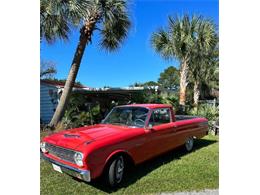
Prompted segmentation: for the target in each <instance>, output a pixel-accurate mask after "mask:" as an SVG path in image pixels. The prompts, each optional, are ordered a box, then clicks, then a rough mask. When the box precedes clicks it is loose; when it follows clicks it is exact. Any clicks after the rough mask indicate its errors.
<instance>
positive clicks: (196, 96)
mask: <svg viewBox="0 0 260 195" xmlns="http://www.w3.org/2000/svg"><path fill="white" fill-rule="evenodd" d="M199 97H200V89H199V82H198V81H195V82H194V88H193V101H194V106H195V107H198V104H199Z"/></svg>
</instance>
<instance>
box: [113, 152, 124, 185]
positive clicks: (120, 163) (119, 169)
mask: <svg viewBox="0 0 260 195" xmlns="http://www.w3.org/2000/svg"><path fill="white" fill-rule="evenodd" d="M115 171H116V181H117V183H119V182H120V181H121V180H122V178H123V173H124V159H123V157H122V156H120V157H119V159H118V160H117V162H116V170H115Z"/></svg>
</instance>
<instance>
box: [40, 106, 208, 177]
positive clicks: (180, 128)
mask: <svg viewBox="0 0 260 195" xmlns="http://www.w3.org/2000/svg"><path fill="white" fill-rule="evenodd" d="M127 106H138V107H145V108H148V109H149V114H148V116H149V115H150V113H151V112H152V110H153V109H156V108H170V109H171V117H172V119H171V121H172V122H170V123H167V124H162V125H158V126H154V127H153V128H152V129H148V128H147V127H145V128H130V127H127V126H116V125H111V124H98V125H93V126H88V127H81V128H76V129H71V130H66V131H62V132H59V133H56V134H52V135H49V136H47V137H45V138H44V139H43V141H44V142H48V143H51V144H54V145H57V146H60V147H64V148H68V149H72V150H75V151H80V152H82V153H83V154H84V162H85V163H84V166H83V167H78V166H77V165H75V164H73V163H68V162H66V161H63V160H61V159H59V158H56V157H55V156H51V155H49V154H44V155H46V156H47V157H49V158H52V159H54V160H56V161H58V162H61V163H63V164H67V165H69V166H72V167H75V168H79V169H82V170H86V169H87V170H90V172H91V179H93V178H96V177H98V176H100V175H101V173H102V171H103V169H104V166H105V164H106V162H107V161H108V160H109V159H110V158H111V157H112V156H113V155H115V154H116V153H118V152H125V153H127V154H128V155H129V156H130V157H131V158H132V159H133V162H134V163H135V164H138V163H141V162H143V161H145V160H148V159H150V158H152V157H155V156H157V155H159V154H161V153H164V152H167V151H169V150H171V149H173V148H175V147H177V146H180V145H182V144H184V142H185V140H186V139H187V138H188V137H190V136H195V137H197V138H201V137H203V136H204V135H206V133H207V131H208V125H207V124H205V122H207V119H205V118H194V119H189V120H182V121H175V116H174V112H173V110H172V107H171V106H170V105H165V104H134V105H127ZM64 134H72V135H78V136H75V137H66V136H64ZM86 142H87V143H88V144H86Z"/></svg>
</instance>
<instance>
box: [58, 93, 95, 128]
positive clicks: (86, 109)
mask: <svg viewBox="0 0 260 195" xmlns="http://www.w3.org/2000/svg"><path fill="white" fill-rule="evenodd" d="M86 103H87V99H86V97H85V96H84V95H81V94H73V95H72V97H71V98H70V101H69V104H68V106H67V109H66V111H65V114H64V116H63V118H62V124H63V126H64V128H65V129H70V128H76V127H82V126H85V125H91V124H95V123H97V122H98V120H99V119H100V106H99V105H98V104H97V105H91V104H86Z"/></svg>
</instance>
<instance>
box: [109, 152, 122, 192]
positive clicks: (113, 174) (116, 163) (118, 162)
mask: <svg viewBox="0 0 260 195" xmlns="http://www.w3.org/2000/svg"><path fill="white" fill-rule="evenodd" d="M124 170H125V161H124V157H123V156H122V155H119V156H117V157H116V158H114V159H113V160H112V161H111V164H110V166H109V167H108V175H107V181H108V184H109V185H110V186H111V187H115V186H117V185H118V184H120V183H121V182H122V180H123V176H124Z"/></svg>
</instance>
